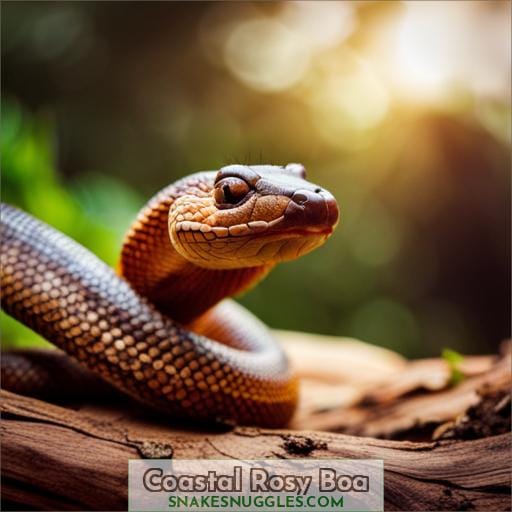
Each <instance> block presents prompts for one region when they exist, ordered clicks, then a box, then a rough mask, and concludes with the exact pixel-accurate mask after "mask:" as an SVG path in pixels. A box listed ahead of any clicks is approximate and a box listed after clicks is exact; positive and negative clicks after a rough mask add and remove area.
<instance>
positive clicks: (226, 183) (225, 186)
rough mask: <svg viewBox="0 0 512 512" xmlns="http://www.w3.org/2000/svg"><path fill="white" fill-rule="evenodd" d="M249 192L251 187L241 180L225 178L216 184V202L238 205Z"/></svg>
mask: <svg viewBox="0 0 512 512" xmlns="http://www.w3.org/2000/svg"><path fill="white" fill-rule="evenodd" d="M249 190H250V188H249V185H248V184H247V183H246V182H245V181H244V180H242V179H240V178H234V177H229V178H224V179H223V180H220V181H219V182H218V183H216V184H215V191H214V197H215V202H216V203H217V204H237V203H239V202H240V201H241V200H242V199H243V198H244V197H245V196H246V195H247V194H248V193H249Z"/></svg>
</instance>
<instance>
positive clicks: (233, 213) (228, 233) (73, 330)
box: [1, 164, 338, 427]
mask: <svg viewBox="0 0 512 512" xmlns="http://www.w3.org/2000/svg"><path fill="white" fill-rule="evenodd" d="M1 217H2V256H1V258H2V260H1V264H2V274H1V287H2V306H3V308H4V309H5V311H6V312H7V313H8V314H10V315H12V316H13V317H15V318H16V319H18V320H20V321H21V322H22V323H24V324H25V325H27V326H29V327H30V328H32V329H34V330H35V331H36V332H38V333H39V334H41V335H42V336H43V337H44V338H46V339H47V340H49V341H51V342H52V343H53V344H55V345H56V346H58V347H59V348H61V349H63V350H64V351H65V352H66V353H67V354H68V355H70V356H72V358H74V359H75V360H76V361H78V362H79V363H80V364H81V365H82V366H86V367H87V368H88V369H89V370H92V371H93V372H95V373H96V374H98V375H99V376H100V377H101V378H102V379H104V380H106V381H108V382H109V383H111V384H113V385H114V386H115V387H116V388H118V389H119V390H121V391H123V392H124V393H126V394H129V395H131V396H132V397H134V398H136V399H137V400H139V401H141V402H143V403H145V404H147V405H150V406H152V407H154V408H156V409H158V410H160V411H164V412H166V413H168V414H170V415H174V416H176V417H179V418H184V419H192V420H204V421H213V420H229V421H233V422H236V423H239V424H257V425H261V426H269V427H275V426H281V425H283V424H285V423H286V422H287V421H288V420H289V419H290V417H291V415H292V414H293V411H294V409H295V406H296V403H297V393H298V387H297V380H296V378H295V377H294V375H293V373H292V371H291V370H290V368H289V366H288V362H287V359H286V357H285V355H284V353H283V352H282V350H281V348H280V347H279V345H278V344H277V343H276V342H275V341H274V339H273V338H272V336H271V335H270V333H269V332H268V330H267V329H266V327H265V326H264V325H263V324H262V323H261V322H260V321H259V320H258V319H257V318H255V317H254V316H253V315H252V314H250V313H249V312H248V311H246V310H245V309H244V308H242V307H241V306H239V305H237V304H236V303H234V302H232V301H229V300H222V299H224V298H225V297H229V296H231V295H234V294H238V293H241V292H243V291H244V290H246V289H248V288H249V287H250V286H253V285H254V284H255V283H256V282H257V281H258V280H259V279H261V278H262V277H263V276H264V275H266V273H267V272H268V271H269V270H270V269H271V268H272V266H273V265H275V264H276V263H277V262H279V261H283V260H286V259H293V258H295V257H297V256H299V255H301V254H303V253H305V252H309V251H310V250H312V249H313V248H315V247H317V246H319V245H321V244H322V243H323V242H324V241H325V240H326V239H327V237H328V236H329V235H330V233H331V232H332V230H333V228H334V226H335V224H336V222H337V219H338V210H337V207H336V202H335V200H334V198H333V197H332V196H331V195H330V194H329V193H328V192H326V191H325V190H323V189H320V188H319V187H317V186H316V185H313V184H310V183H309V182H307V181H306V180H305V179H304V178H303V168H302V167H301V166H298V165H296V164H292V165H288V166H286V167H277V166H252V167H247V166H228V167H225V168H223V169H221V170H220V171H218V172H213V171H212V172H203V173H197V174H194V175H192V176H189V177H188V178H185V179H183V180H180V181H179V182H177V183H175V184H173V185H170V186H168V187H166V188H165V189H164V190H162V191H161V192H159V193H158V194H157V195H156V196H154V197H153V198H152V199H151V200H150V201H149V202H148V204H147V205H146V206H145V207H144V208H143V209H142V210H141V212H140V213H139V215H138V217H137V219H136V221H135V222H134V224H133V225H132V227H131V228H130V230H129V232H128V234H127V235H126V238H125V242H124V244H123V248H122V252H121V260H120V264H119V272H118V273H116V272H115V271H114V270H113V269H111V268H110V267H109V266H107V265H106V264H105V263H103V262H102V261H101V260H99V259H98V258H97V257H96V256H95V255H93V254H92V253H90V252H89V251H88V250H87V249H85V248H84V247H82V246H81V245H79V244H78V243H76V242H74V241H73V240H71V239H69V238H68V237H66V236H65V235H64V234H62V233H60V232H58V231H56V230H55V229H53V228H51V227H50V226H47V225H45V224H44V223H42V222H40V221H38V220H37V219H35V218H33V217H31V216H30V215H28V214H26V213H24V212H22V211H21V210H18V209H16V208H14V207H12V206H8V205H2V209H1ZM119 274H120V275H119ZM17 370H18V371H17V372H16V371H14V372H11V373H10V375H13V376H16V375H18V376H19V375H20V372H21V373H23V372H24V373H25V374H26V373H27V372H28V371H29V370H28V369H24V368H22V367H18V369H17ZM8 380H9V379H7V381H8ZM10 380H13V379H10ZM2 384H3V386H4V387H7V388H10V387H12V388H16V386H15V383H12V386H11V384H10V383H9V382H6V381H5V380H4V379H3V382H2Z"/></svg>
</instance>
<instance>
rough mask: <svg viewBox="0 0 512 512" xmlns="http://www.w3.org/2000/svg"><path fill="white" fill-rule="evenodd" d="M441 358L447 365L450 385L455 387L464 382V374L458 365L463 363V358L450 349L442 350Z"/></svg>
mask: <svg viewBox="0 0 512 512" xmlns="http://www.w3.org/2000/svg"><path fill="white" fill-rule="evenodd" d="M441 357H442V358H443V359H444V360H445V361H446V362H447V363H448V367H449V368H450V372H451V374H450V385H451V386H455V385H457V384H459V383H460V382H462V381H463V380H464V374H463V373H462V371H461V370H460V368H459V365H460V363H461V362H462V361H464V356H463V355H462V354H459V353H458V352H456V351H455V350H452V349H450V348H444V349H443V352H442V354H441Z"/></svg>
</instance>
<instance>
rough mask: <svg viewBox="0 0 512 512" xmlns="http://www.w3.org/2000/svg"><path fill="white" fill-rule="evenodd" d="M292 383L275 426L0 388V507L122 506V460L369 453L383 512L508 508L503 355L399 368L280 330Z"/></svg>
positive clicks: (354, 345) (357, 345) (391, 361)
mask: <svg viewBox="0 0 512 512" xmlns="http://www.w3.org/2000/svg"><path fill="white" fill-rule="evenodd" d="M279 336H280V337H281V338H282V340H283V342H284V343H285V346H286V347H287V350H288V351H289V353H290V356H291V359H292V361H293V362H294V364H295V365H296V367H297V369H298V371H299V373H300V375H301V377H302V382H303V393H302V401H301V404H300V407H299V411H298V413H297V415H296V417H295V418H294V421H293V423H292V424H291V425H290V428H289V429H288V430H262V429H256V428H229V427H226V426H219V427H217V428H216V429H212V428H208V429H207V428H202V429H201V428H200V429H198V428H197V427H196V428H195V429H192V428H191V427H187V426H184V425H181V426H180V425H179V424H178V423H176V422H173V421H171V420H170V419H169V418H162V417H160V416H158V415H156V414H155V413H152V412H151V411H146V410H142V409H141V408H140V406H138V405H134V404H133V403H132V402H130V401H128V400H126V399H124V398H122V397H119V398H118V399H115V400H114V402H115V404H113V400H112V399H111V398H110V399H109V401H110V403H109V404H105V403H103V404H101V403H91V402H90V401H89V402H75V403H67V404H61V405H55V404H50V403H48V402H43V401H40V400H36V399H33V398H27V397H22V396H20V395H15V394H12V393H9V392H7V391H2V395H1V396H2V401H1V411H2V416H3V418H2V422H1V432H2V502H3V503H2V505H3V506H2V508H3V510H7V509H11V510H12V509H23V510H27V509H36V510H41V509H45V510H126V508H127V470H128V460H129V459H133V458H144V457H146V458H158V457H160V458H171V457H174V458H225V457H234V458H245V459H251V458H254V459H259V458H275V457H287V458H292V457H308V456H314V457H315V458H333V457H352V458H378V459H383V460H384V464H385V507H386V510H486V511H487V510H510V484H511V480H510V474H511V471H510V470H511V443H510V441H511V437H510V436H511V434H510V384H511V372H510V351H509V345H508V344H506V345H504V347H503V350H502V353H501V354H500V355H499V356H483V357H468V358H466V359H465V360H464V361H463V363H461V365H460V368H459V369H460V371H461V372H462V373H463V374H464V375H465V379H464V380H463V381H462V382H461V383H460V384H458V385H456V386H451V385H450V379H451V369H450V367H449V365H448V364H447V363H446V362H445V361H442V360H439V359H431V360H422V361H414V362H408V361H406V360H404V359H403V358H401V357H400V356H398V355H396V354H394V353H392V352H389V351H386V350H383V349H378V348H375V347H372V346H370V345H366V344H364V343H361V342H357V341H354V340H342V341H340V340H337V341H336V342H335V343H334V342H333V341H331V340H328V339H326V338H322V337H318V336H315V337H312V336H306V335H302V334H295V333H280V334H279Z"/></svg>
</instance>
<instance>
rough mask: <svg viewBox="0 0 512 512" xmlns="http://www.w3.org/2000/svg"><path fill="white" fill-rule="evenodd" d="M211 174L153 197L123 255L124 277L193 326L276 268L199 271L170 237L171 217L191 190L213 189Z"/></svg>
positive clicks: (162, 308) (159, 306) (121, 269)
mask: <svg viewBox="0 0 512 512" xmlns="http://www.w3.org/2000/svg"><path fill="white" fill-rule="evenodd" d="M209 179H211V178H210V173H204V176H201V175H195V176H194V179H193V180H190V179H189V180H187V181H186V182H181V183H178V184H175V185H171V186H170V187H167V188H166V189H164V190H162V191H161V192H160V193H158V194H157V195H156V196H155V197H153V198H152V199H151V200H150V201H149V202H148V203H147V205H146V206H145V207H144V208H143V209H142V210H141V212H140V213H139V215H138V216H137V219H136V221H135V222H134V224H133V225H132V226H131V228H130V230H129V231H128V233H127V235H126V237H125V240H124V244H123V247H122V251H121V259H120V263H119V272H120V274H121V275H122V276H123V277H124V278H125V279H126V280H127V281H128V282H129V283H130V284H131V285H132V287H133V288H134V289H135V290H136V291H137V292H138V293H139V294H140V295H142V296H143V297H146V298H147V299H148V300H149V301H150V302H151V303H153V304H154V305H155V306H156V307H157V309H158V310H159V311H161V312H162V313H164V314H165V315H167V316H169V317H171V318H172V319H174V320H176V321H178V322H181V323H184V324H186V323H189V322H190V321H192V320H194V319H195V318H197V317H199V316H200V315H201V314H202V313H204V312H205V311H207V310H208V309H210V308H211V307H212V306H214V305H215V304H217V303H218V302H219V301H221V300H222V299H224V298H226V297H231V296H235V295H239V294H241V293H243V292H245V291H247V290H248V289H250V288H252V287H253V286H254V285H255V284H256V283H258V282H259V281H260V280H261V279H263V277H265V275H266V274H267V273H268V272H269V271H270V270H271V268H272V267H273V266H274V265H273V264H268V265H261V266H257V267H247V268H238V269H229V270H216V269H208V268H203V267H199V266H198V265H195V264H194V263H191V262H189V261H188V260H186V259H185V258H184V257H183V256H181V255H180V254H179V253H178V252H177V251H176V250H175V249H174V248H173V246H172V243H171V241H170V239H169V234H168V227H167V222H168V212H169V208H170V207H171V205H172V203H173V201H174V200H175V198H176V197H178V196H179V195H180V194H182V193H183V188H184V187H188V188H189V189H190V188H192V187H193V188H194V189H196V192H197V191H198V190H201V188H202V187H206V186H208V180H209Z"/></svg>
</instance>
